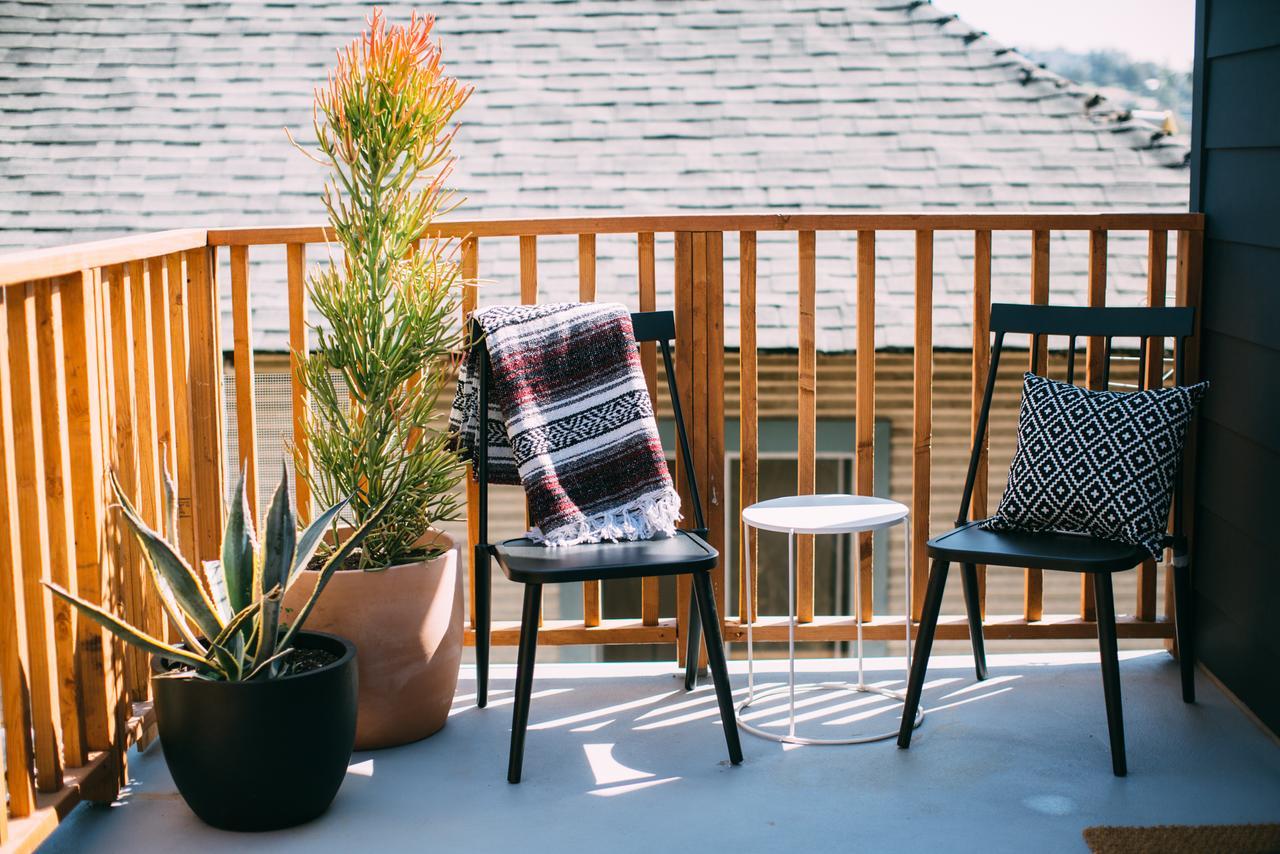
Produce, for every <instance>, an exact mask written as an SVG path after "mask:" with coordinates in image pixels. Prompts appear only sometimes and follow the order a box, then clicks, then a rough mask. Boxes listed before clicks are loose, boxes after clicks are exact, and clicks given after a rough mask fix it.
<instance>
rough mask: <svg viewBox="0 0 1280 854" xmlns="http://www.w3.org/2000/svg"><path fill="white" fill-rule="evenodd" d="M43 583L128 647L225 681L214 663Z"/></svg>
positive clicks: (223, 674)
mask: <svg viewBox="0 0 1280 854" xmlns="http://www.w3.org/2000/svg"><path fill="white" fill-rule="evenodd" d="M41 583H42V584H44V586H45V587H48V588H49V589H50V590H51V591H53V594H54V595H55V596H57V597H59V598H60V599H65V600H66V601H67V602H70V603H71V604H72V605H74V606H76V607H77V608H79V609H80V611H81V613H83V614H84V615H85V616H86V617H88V618H89V619H91V620H93V621H94V622H95V623H97V624H98V625H100V626H102V627H103V628H105V629H107V630H108V631H109V632H111V633H112V634H114V635H115V636H116V637H118V638H120V639H121V640H122V641H124V642H125V643H131V644H133V645H134V646H137V647H141V648H142V649H145V650H147V651H148V652H152V653H155V654H157V655H163V656H164V657H165V658H170V659H173V660H174V661H181V662H182V663H183V664H186V665H188V666H190V667H191V668H193V669H194V670H195V671H196V672H197V673H198V672H201V671H205V672H207V671H210V670H213V671H215V672H217V673H219V675H222V676H223V677H224V678H225V676H226V674H225V673H223V672H222V671H221V670H219V669H218V666H217V665H216V664H214V663H213V662H210V661H206V660H205V659H203V658H199V657H197V656H195V655H192V654H191V653H189V652H187V651H186V650H184V649H179V648H178V647H176V646H171V645H169V644H167V643H165V642H164V641H162V640H160V639H159V638H156V637H152V636H151V635H149V634H147V633H146V632H143V631H140V630H139V629H135V628H134V627H133V626H131V625H129V624H128V623H126V622H124V621H123V620H121V619H119V618H117V617H116V616H115V615H114V614H112V613H111V612H109V611H106V610H104V609H103V608H100V607H98V606H97V605H94V604H93V603H91V602H86V601H85V600H83V599H80V598H79V597H77V596H73V595H72V594H70V593H68V592H67V591H66V590H63V589H62V588H61V587H59V586H58V585H56V584H53V583H52V582H48V581H42V582H41Z"/></svg>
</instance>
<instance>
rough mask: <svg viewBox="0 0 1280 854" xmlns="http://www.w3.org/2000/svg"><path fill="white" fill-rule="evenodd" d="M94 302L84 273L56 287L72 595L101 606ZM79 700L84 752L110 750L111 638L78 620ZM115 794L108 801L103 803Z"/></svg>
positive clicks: (103, 560) (100, 448)
mask: <svg viewBox="0 0 1280 854" xmlns="http://www.w3.org/2000/svg"><path fill="white" fill-rule="evenodd" d="M100 306H101V300H100V296H99V294H98V289H97V286H96V284H95V281H94V276H93V274H92V273H91V272H89V271H87V270H86V271H83V272H81V273H78V274H75V275H73V276H71V277H69V278H68V279H67V280H66V281H65V282H64V284H63V288H62V333H63V346H64V347H65V349H66V394H67V435H68V440H69V442H70V459H71V470H70V474H71V478H70V481H71V505H72V518H73V521H74V527H75V562H76V592H77V594H78V595H79V596H80V597H81V598H83V599H86V600H88V601H89V602H92V603H93V604H95V605H102V604H104V602H106V601H107V587H106V581H107V579H106V576H107V569H106V564H107V561H108V560H109V555H108V553H107V549H106V544H107V543H106V525H107V519H106V510H105V508H106V504H107V501H106V491H105V489H104V472H105V469H106V460H105V452H106V449H105V444H104V438H103V430H102V425H103V416H102V412H101V403H102V396H103V394H104V390H103V389H102V383H103V382H104V378H103V377H102V376H101V373H100V371H99V358H100V347H101V343H102V341H101V332H100V327H101V323H100V321H99V314H98V312H99V308H100ZM76 637H77V645H78V649H79V660H80V667H79V674H80V675H79V683H80V699H81V702H82V704H83V717H84V735H85V746H86V747H87V748H88V749H89V750H95V751H99V750H112V749H113V748H114V747H115V745H116V721H115V714H116V697H117V693H118V687H117V682H118V680H119V678H120V676H119V674H120V659H119V656H117V655H116V654H115V652H116V650H115V644H114V643H113V641H112V637H111V636H110V635H109V634H107V633H106V632H105V630H103V629H102V628H101V627H100V626H99V625H98V624H97V623H95V622H93V621H91V620H89V619H87V618H85V617H83V616H81V617H79V618H78V626H77V634H76ZM113 795H114V791H112V792H109V793H107V794H106V796H107V797H108V798H110V797H112V796H113Z"/></svg>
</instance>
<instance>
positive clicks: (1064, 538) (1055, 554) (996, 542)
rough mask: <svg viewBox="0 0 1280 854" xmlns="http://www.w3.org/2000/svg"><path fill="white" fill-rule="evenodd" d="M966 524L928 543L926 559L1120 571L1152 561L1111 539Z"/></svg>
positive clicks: (1137, 548) (1140, 551) (1137, 549)
mask: <svg viewBox="0 0 1280 854" xmlns="http://www.w3.org/2000/svg"><path fill="white" fill-rule="evenodd" d="M980 524H981V523H980V522H970V523H969V524H967V525H963V526H961V527H959V528H956V529H954V530H952V531H948V532H947V533H945V534H942V535H941V536H937V537H934V538H933V539H931V540H929V556H930V557H933V558H941V559H943V560H950V561H954V562H956V563H971V564H992V565H995V566H1015V567H1025V568H1027V569H1058V570H1065V571H1067V572H1122V571H1124V570H1126V569H1132V568H1133V567H1135V566H1137V565H1138V564H1140V563H1142V561H1143V560H1145V559H1146V558H1148V557H1150V555H1149V554H1148V553H1147V551H1146V549H1144V548H1142V547H1141V546H1132V545H1128V544H1127V543H1117V542H1115V541H1113V540H1103V539H1099V538H1097V537H1089V536H1085V535H1082V534H1063V533H1058V532H1054V531H1044V532H1031V531H986V530H983V529H982V528H980V527H978V526H979V525H980Z"/></svg>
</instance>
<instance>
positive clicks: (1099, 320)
mask: <svg viewBox="0 0 1280 854" xmlns="http://www.w3.org/2000/svg"><path fill="white" fill-rule="evenodd" d="M1194 328H1195V309H1194V308H1081V307H1078V306H1062V305H1013V304H1010V303H996V304H994V305H992V306H991V332H992V334H994V335H995V345H994V346H993V347H992V348H991V366H990V368H989V369H988V371H987V385H986V389H985V391H984V392H983V396H982V409H981V410H980V412H979V414H978V423H977V425H976V430H975V433H974V437H975V439H974V443H973V449H972V451H971V452H970V454H969V470H968V473H967V474H966V476H965V479H964V493H963V495H962V496H961V499H960V512H959V513H958V514H957V516H956V525H964V524H965V523H967V522H969V521H970V519H969V506H970V503H971V501H972V498H973V484H974V481H975V480H976V478H977V474H978V462H979V460H980V459H981V456H982V445H983V438H984V437H985V436H986V433H987V422H988V420H989V416H990V414H991V399H992V396H993V393H994V391H995V386H996V373H997V369H998V368H999V366H1000V352H1001V350H1002V349H1003V348H1004V337H1005V335H1008V334H1023V335H1030V336H1031V372H1032V373H1044V371H1045V369H1046V366H1045V365H1041V364H1039V353H1040V349H1041V347H1040V344H1041V341H1042V340H1043V339H1045V338H1048V337H1049V336H1061V337H1066V338H1067V339H1068V344H1067V348H1068V349H1067V382H1069V383H1074V382H1075V378H1076V339H1077V338H1102V339H1103V354H1102V377H1101V384H1102V387H1103V388H1104V389H1105V388H1107V387H1108V386H1109V385H1110V383H1111V342H1112V339H1114V338H1126V339H1132V338H1136V339H1138V340H1139V346H1138V376H1139V377H1144V376H1146V373H1147V371H1146V365H1147V363H1146V359H1147V349H1148V343H1149V342H1150V341H1152V340H1153V339H1155V340H1159V341H1163V339H1165V338H1172V339H1173V340H1174V382H1175V383H1177V384H1178V385H1183V377H1184V370H1185V364H1186V359H1185V349H1186V341H1187V337H1188V336H1190V335H1191V333H1192V332H1193V330H1194ZM1161 346H1163V345H1161ZM1173 495H1174V498H1173V531H1174V536H1175V537H1181V535H1182V479H1181V478H1177V479H1175V482H1174V493H1173Z"/></svg>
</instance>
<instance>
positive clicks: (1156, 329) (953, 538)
mask: <svg viewBox="0 0 1280 854" xmlns="http://www.w3.org/2000/svg"><path fill="white" fill-rule="evenodd" d="M1194 323H1195V310H1194V309H1192V308H1078V307H1067V306H1037V305H1009V304H1001V303H998V304H996V305H993V306H992V307H991V331H992V332H993V333H994V335H995V346H994V347H993V348H992V350H991V366H990V369H989V370H988V373H987V383H986V390H985V391H984V393H983V398H982V409H981V411H980V413H979V416H978V423H977V428H976V430H975V431H974V435H975V440H974V444H973V449H972V451H971V453H970V455H969V468H968V473H967V474H966V476H965V481H964V493H963V495H962V497H961V499H960V512H959V513H958V514H957V516H956V528H955V529H954V530H952V531H950V532H948V533H946V534H942V535H941V536H938V537H934V538H932V539H931V540H929V543H928V551H929V557H930V558H931V559H932V561H933V564H932V567H931V569H930V571H929V586H928V589H927V591H926V592H925V599H924V609H923V614H922V616H921V620H920V630H919V634H918V635H917V638H916V648H915V655H914V658H913V661H912V666H911V676H910V679H909V682H908V685H907V700H906V706H905V708H904V710H903V714H902V724H901V727H900V729H899V732H898V746H899V747H901V748H907V747H909V746H910V744H911V733H912V727H911V721H913V720H914V719H915V712H916V709H917V708H918V707H919V705H920V694H921V690H922V689H923V687H924V678H925V672H926V670H927V668H928V666H929V652H930V650H931V649H932V647H933V639H934V634H935V632H936V630H937V626H938V613H939V611H940V609H941V607H942V594H943V591H944V589H945V587H946V582H947V571H948V569H949V567H950V564H951V563H952V562H958V563H960V565H961V578H962V581H963V584H964V602H965V611H966V612H967V615H968V621H969V637H970V640H971V642H972V644H973V655H974V663H975V670H976V671H977V677H978V679H979V680H982V679H986V677H987V661H986V651H985V649H984V645H983V638H982V615H981V609H980V605H979V602H978V574H977V566H978V565H979V564H985V565H989V566H1012V567H1025V568H1031V569H1054V570H1061V571H1074V572H1088V573H1090V574H1091V575H1092V576H1093V579H1094V588H1093V589H1094V601H1095V605H1096V609H1097V625H1098V645H1099V651H1100V653H1101V658H1102V678H1103V692H1104V694H1105V696H1106V705H1107V727H1108V731H1109V735H1110V742H1111V762H1112V770H1113V772H1114V773H1115V775H1116V776H1118V777H1123V776H1124V775H1125V774H1126V773H1127V771H1128V768H1127V764H1126V760H1125V746H1124V715H1123V710H1122V707H1121V699H1120V666H1119V657H1118V654H1117V646H1116V620H1115V602H1114V597H1113V593H1112V586H1111V574H1112V573H1113V572H1117V571H1123V570H1128V569H1132V568H1133V567H1135V566H1137V565H1138V564H1139V563H1141V561H1142V557H1143V554H1142V552H1143V550H1141V549H1136V548H1135V549H1133V550H1132V551H1131V552H1128V551H1126V549H1125V548H1124V547H1120V546H1117V545H1116V544H1114V543H1109V542H1108V541H1103V540H1098V539H1096V538H1091V537H1077V536H1072V535H1063V534H1053V533H1043V534H1037V533H1023V532H1017V533H1008V534H998V533H995V532H985V533H984V535H983V543H984V544H988V545H989V544H992V543H994V546H989V547H988V545H984V547H983V549H982V550H975V549H974V548H972V547H966V546H964V545H963V543H964V541H965V539H966V538H968V539H970V540H971V541H973V540H975V539H976V538H974V537H973V533H972V532H973V531H974V530H975V526H976V524H977V522H976V521H974V520H971V519H970V504H971V502H972V499H973V485H974V482H975V480H976V479H977V473H978V464H979V461H980V459H981V455H982V447H983V444H984V443H983V438H984V437H985V436H986V432H987V421H988V418H989V416H990V413H991V400H992V395H993V392H994V390H995V384H996V373H997V368H998V367H999V365H1000V354H1001V351H1002V350H1003V347H1004V339H1005V336H1006V335H1008V334H1029V335H1030V336H1031V352H1032V365H1031V370H1032V372H1033V373H1037V372H1039V369H1040V368H1041V366H1040V365H1038V356H1039V351H1040V343H1041V341H1042V340H1043V339H1044V338H1045V337H1047V336H1050V335H1053V336H1066V337H1068V338H1069V339H1070V343H1069V349H1068V356H1067V382H1068V383H1073V384H1074V382H1075V354H1076V339H1077V338H1079V337H1092V338H1103V339H1105V343H1104V349H1103V368H1102V377H1101V382H1102V387H1103V388H1104V389H1105V388H1107V387H1108V386H1109V384H1110V374H1111V355H1112V353H1111V349H1112V339H1114V338H1138V339H1140V340H1141V346H1140V348H1139V356H1138V359H1139V367H1138V375H1139V377H1145V376H1146V358H1147V348H1148V343H1149V341H1150V339H1161V340H1163V339H1167V338H1172V339H1174V342H1175V343H1174V376H1175V382H1176V383H1177V384H1178V385H1183V383H1184V373H1185V363H1186V359H1185V351H1186V339H1187V338H1188V337H1189V336H1190V335H1191V334H1192V332H1193V330H1194ZM1183 499H1184V496H1183V487H1182V478H1181V476H1180V473H1179V476H1176V477H1175V480H1174V492H1173V512H1172V514H1171V515H1172V517H1173V521H1172V532H1171V533H1169V534H1167V535H1166V547H1171V548H1172V550H1173V573H1174V599H1175V605H1174V610H1175V614H1174V631H1175V636H1176V638H1177V644H1178V659H1179V664H1180V667H1181V678H1182V699H1183V701H1184V702H1187V703H1191V702H1194V701H1195V678H1194V676H1195V672H1194V667H1195V655H1194V638H1193V636H1192V633H1193V625H1194V615H1193V614H1192V610H1191V609H1192V597H1191V563H1190V555H1189V554H1188V549H1187V538H1186V536H1185V534H1184V528H1183V513H1184V510H1185V508H1184V500H1183Z"/></svg>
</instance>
